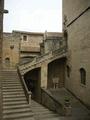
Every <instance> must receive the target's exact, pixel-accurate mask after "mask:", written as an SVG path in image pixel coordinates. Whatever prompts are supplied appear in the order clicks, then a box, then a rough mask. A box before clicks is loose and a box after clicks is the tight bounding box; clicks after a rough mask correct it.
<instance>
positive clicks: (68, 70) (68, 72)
mask: <svg viewBox="0 0 90 120" xmlns="http://www.w3.org/2000/svg"><path fill="white" fill-rule="evenodd" d="M70 71H71V70H70V67H69V66H67V77H70Z"/></svg>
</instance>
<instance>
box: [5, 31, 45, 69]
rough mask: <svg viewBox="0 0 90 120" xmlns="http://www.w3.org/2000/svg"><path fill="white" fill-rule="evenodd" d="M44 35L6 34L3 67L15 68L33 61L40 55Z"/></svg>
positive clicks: (29, 33) (28, 33)
mask: <svg viewBox="0 0 90 120" xmlns="http://www.w3.org/2000/svg"><path fill="white" fill-rule="evenodd" d="M42 40H43V33H33V32H23V31H13V32H12V33H4V38H3V67H4V68H8V67H9V68H13V67H15V66H16V65H17V64H18V63H20V64H22V63H25V62H28V61H32V59H33V58H34V57H36V56H37V55H39V54H40V45H39V44H40V43H41V42H42Z"/></svg>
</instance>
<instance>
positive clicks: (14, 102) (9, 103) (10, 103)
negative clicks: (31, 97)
mask: <svg viewBox="0 0 90 120" xmlns="http://www.w3.org/2000/svg"><path fill="white" fill-rule="evenodd" d="M26 103H27V101H26V100H23V101H11V102H3V105H4V106H6V105H7V106H8V105H20V104H26Z"/></svg>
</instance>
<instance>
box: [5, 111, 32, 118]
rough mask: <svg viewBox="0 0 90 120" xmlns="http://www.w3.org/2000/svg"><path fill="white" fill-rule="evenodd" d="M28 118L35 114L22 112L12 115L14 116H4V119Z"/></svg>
mask: <svg viewBox="0 0 90 120" xmlns="http://www.w3.org/2000/svg"><path fill="white" fill-rule="evenodd" d="M26 117H33V113H32V112H25V113H24V112H22V113H12V114H5V115H4V116H3V119H7V120H10V119H16V118H22V120H23V118H26Z"/></svg>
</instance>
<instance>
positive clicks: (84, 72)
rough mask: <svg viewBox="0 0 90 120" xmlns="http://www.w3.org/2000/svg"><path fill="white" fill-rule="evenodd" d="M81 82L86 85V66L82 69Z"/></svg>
mask: <svg viewBox="0 0 90 120" xmlns="http://www.w3.org/2000/svg"><path fill="white" fill-rule="evenodd" d="M80 77H81V84H83V85H86V71H85V69H84V68H81V69H80Z"/></svg>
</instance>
